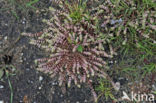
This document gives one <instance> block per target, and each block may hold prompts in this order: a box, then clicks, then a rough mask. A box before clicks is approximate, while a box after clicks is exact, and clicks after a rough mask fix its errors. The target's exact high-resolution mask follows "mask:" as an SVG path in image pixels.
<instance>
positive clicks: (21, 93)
mask: <svg viewBox="0 0 156 103" xmlns="http://www.w3.org/2000/svg"><path fill="white" fill-rule="evenodd" d="M8 5H9V2H7V1H5V0H1V1H0V37H1V41H0V42H1V43H3V45H5V47H4V48H6V49H4V48H2V51H3V55H6V54H7V55H11V56H12V57H13V59H12V60H11V63H10V64H11V65H14V66H15V68H16V71H15V74H16V75H14V76H12V75H11V76H10V78H9V79H10V81H11V84H12V87H13V94H14V95H13V103H85V102H86V103H92V101H93V98H92V96H91V93H90V90H89V89H88V88H87V87H82V88H77V87H76V86H74V85H73V87H71V88H67V87H66V86H62V87H59V86H58V83H57V79H55V78H53V79H51V78H49V77H48V76H47V75H45V74H43V73H40V72H38V71H36V70H35V68H36V67H35V63H34V60H35V59H36V58H39V57H41V56H43V53H42V52H41V50H38V49H37V48H36V47H35V46H32V45H30V44H29V41H28V39H27V38H26V37H20V34H21V33H22V32H32V33H35V32H39V31H41V30H42V29H43V28H44V27H45V25H44V24H43V23H42V19H47V18H49V15H48V12H47V11H46V10H47V9H48V7H49V6H50V5H51V3H50V2H49V1H48V0H40V1H39V2H38V3H36V4H35V5H33V6H35V7H36V8H37V9H36V10H34V9H30V8H26V9H25V10H24V11H22V9H19V8H18V5H17V7H9V6H8ZM38 9H40V10H41V9H42V10H41V11H40V12H38ZM11 10H14V12H16V14H17V16H18V17H19V18H16V17H15V16H14V15H13V14H12V12H11ZM17 38H20V39H19V40H18V41H17V42H16V43H15V41H16V40H17ZM5 39H6V40H5ZM4 41H6V42H5V43H4ZM17 51H20V52H18V53H17ZM15 52H16V53H15ZM8 53H9V54H8ZM19 58H20V59H19ZM0 86H1V87H2V88H1V89H0V101H3V102H4V103H10V89H9V84H8V80H7V78H6V76H5V75H4V76H3V78H2V79H1V81H0Z"/></svg>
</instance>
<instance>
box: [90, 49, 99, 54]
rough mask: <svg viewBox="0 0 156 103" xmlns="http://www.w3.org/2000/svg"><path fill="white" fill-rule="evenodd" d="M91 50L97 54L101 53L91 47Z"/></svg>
mask: <svg viewBox="0 0 156 103" xmlns="http://www.w3.org/2000/svg"><path fill="white" fill-rule="evenodd" d="M91 51H93V52H94V53H96V54H97V55H99V51H97V50H96V49H91Z"/></svg>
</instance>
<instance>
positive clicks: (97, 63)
mask: <svg viewBox="0 0 156 103" xmlns="http://www.w3.org/2000/svg"><path fill="white" fill-rule="evenodd" d="M93 63H94V64H95V65H97V66H99V67H102V64H101V63H99V62H95V61H93Z"/></svg>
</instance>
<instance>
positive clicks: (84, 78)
mask: <svg viewBox="0 0 156 103" xmlns="http://www.w3.org/2000/svg"><path fill="white" fill-rule="evenodd" d="M82 81H83V82H84V83H85V82H86V74H84V75H83V77H82Z"/></svg>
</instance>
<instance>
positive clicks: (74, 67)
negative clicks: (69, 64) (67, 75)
mask: <svg viewBox="0 0 156 103" xmlns="http://www.w3.org/2000/svg"><path fill="white" fill-rule="evenodd" d="M75 69H76V62H74V64H73V69H72V70H73V73H75V72H76V70H75Z"/></svg>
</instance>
